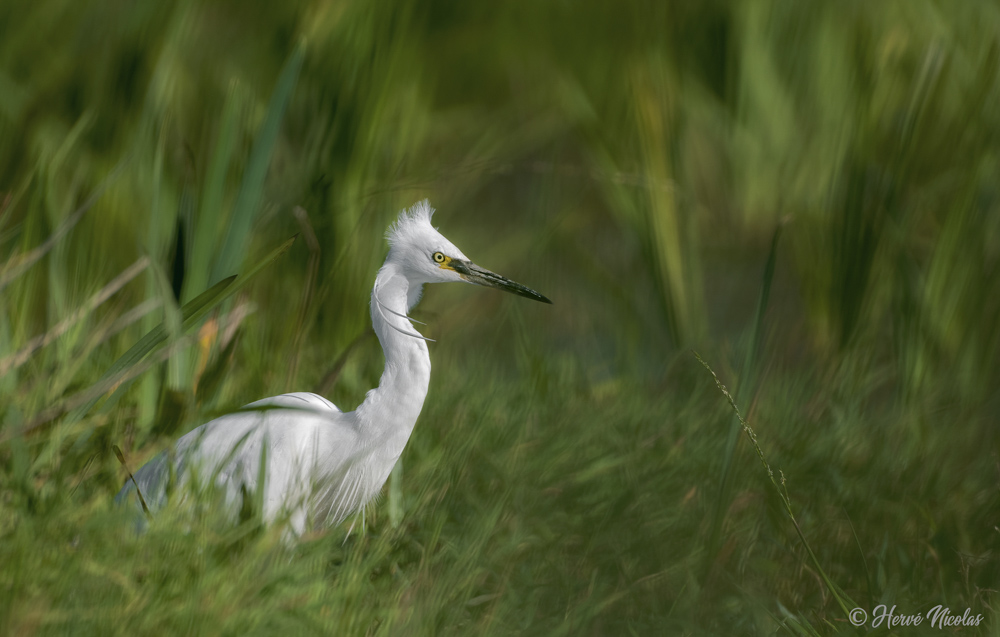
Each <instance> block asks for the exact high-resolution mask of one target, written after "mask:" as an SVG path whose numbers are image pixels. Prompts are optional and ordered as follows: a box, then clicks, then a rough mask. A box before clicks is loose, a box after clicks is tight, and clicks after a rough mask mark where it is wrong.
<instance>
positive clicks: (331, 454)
mask: <svg viewBox="0 0 1000 637" xmlns="http://www.w3.org/2000/svg"><path fill="white" fill-rule="evenodd" d="M433 213H434V210H433V209H432V208H431V207H430V204H429V203H428V202H427V201H426V200H425V201H422V202H420V203H418V204H416V205H414V206H413V207H412V208H410V209H409V210H404V211H403V212H401V213H400V215H399V218H398V220H397V221H396V222H395V223H394V224H393V225H392V226H390V227H389V230H388V232H387V233H386V237H387V239H388V241H389V254H388V256H387V257H386V259H385V263H384V264H383V265H382V267H381V269H379V271H378V274H377V275H376V277H375V285H374V287H373V289H372V298H371V317H372V327H373V328H374V330H375V334H376V335H377V336H378V339H379V342H380V343H381V345H382V351H383V352H384V354H385V370H384V371H383V372H382V378H381V380H380V381H379V385H378V387H376V388H375V389H372V390H371V391H369V392H368V393H367V395H366V396H365V399H364V402H362V403H361V404H360V405H359V406H358V408H357V409H356V410H354V411H352V412H347V413H344V412H342V411H340V410H339V409H338V408H337V407H336V406H335V405H334V404H333V403H331V402H330V401H328V400H326V399H325V398H323V397H321V396H318V395H316V394H311V393H306V392H299V393H293V394H283V395H281V396H275V397H273V398H266V399H264V400H260V401H257V402H255V403H251V404H249V405H247V406H246V407H245V408H243V409H242V410H240V411H238V412H234V413H231V414H227V415H225V416H222V417H220V418H217V419H215V420H213V421H211V422H208V423H206V424H204V425H202V426H200V427H198V428H197V429H195V430H193V431H191V432H189V433H188V434H186V435H184V436H183V437H181V438H180V440H178V441H177V443H176V444H175V445H174V447H173V449H171V450H170V451H168V452H164V453H162V454H160V455H159V456H157V457H156V458H154V459H153V460H151V461H149V462H148V463H146V464H145V465H143V466H142V468H140V469H139V470H138V471H137V472H136V473H135V484H133V482H132V481H131V480H130V481H128V482H126V484H125V487H124V488H122V490H121V491H120V492H119V494H118V496H117V498H116V500H118V501H122V500H125V499H127V498H128V497H129V495H130V494H131V493H132V492H134V491H135V485H136V484H137V485H138V487H139V490H140V492H141V493H142V495H143V496H144V498H145V500H146V501H147V502H148V503H149V505H150V507H151V508H156V507H158V506H162V505H163V503H164V502H165V500H166V495H167V486H168V484H172V485H173V486H174V487H175V488H176V490H177V492H178V493H182V489H184V488H187V487H190V486H191V485H190V483H191V481H192V480H195V481H197V484H199V485H208V484H212V483H214V484H216V485H218V486H219V487H220V488H221V489H222V490H223V491H224V493H225V495H226V503H227V505H228V506H229V508H230V509H231V510H233V511H234V512H235V511H238V510H239V509H240V507H241V506H242V504H243V499H244V498H246V497H248V496H249V494H257V497H259V498H262V502H263V511H262V514H263V517H264V519H265V520H266V521H268V522H272V521H274V520H277V519H283V518H284V517H286V516H287V518H288V521H289V524H290V527H291V529H292V531H293V532H294V533H296V534H297V535H301V534H302V533H303V532H304V531H305V529H306V527H307V526H308V525H309V523H310V522H312V523H317V524H328V525H334V524H337V523H339V522H341V521H342V520H343V519H344V518H346V517H348V516H350V515H351V514H353V513H355V512H358V511H361V512H363V510H364V507H365V505H366V504H367V503H368V502H370V501H371V500H372V499H373V498H374V497H375V496H376V495H377V494H378V493H379V491H380V490H381V489H382V485H383V484H385V481H386V479H387V478H388V477H389V472H390V471H392V467H393V466H394V465H395V464H396V461H397V460H398V459H399V456H400V454H402V452H403V448H404V447H405V446H406V441H407V440H409V438H410V433H411V432H412V431H413V426H414V424H416V422H417V417H418V416H419V415H420V410H421V408H422V407H423V404H424V398H425V397H426V396H427V387H428V383H429V382H430V375H431V360H430V356H429V354H428V351H427V343H426V340H427V339H425V338H424V337H423V336H421V335H420V334H419V333H418V332H417V330H416V328H415V327H414V326H413V324H412V323H411V319H410V318H409V317H408V313H409V311H410V310H411V309H412V308H413V306H415V305H416V304H417V302H418V301H419V300H420V295H421V292H422V289H423V285H424V284H425V283H445V282H449V281H465V282H468V283H475V284H478V285H485V286H489V287H495V288H498V289H501V290H505V291H507V292H512V293H514V294H518V295H520V296H523V297H526V298H529V299H534V300H536V301H542V302H544V303H551V301H549V300H548V299H547V298H545V297H544V296H542V295H541V294H539V293H537V292H535V291H534V290H531V289H529V288H526V287H524V286H523V285H520V284H519V283H515V282H513V281H511V280H509V279H506V278H504V277H502V276H500V275H498V274H495V273H493V272H490V271H489V270H485V269H483V268H480V267H478V266H476V265H475V264H473V263H472V262H471V261H470V260H469V259H468V257H466V256H465V255H464V254H462V251H461V250H459V249H458V248H456V247H455V245H454V244H452V243H451V242H450V241H448V240H447V239H446V238H444V236H442V235H441V234H440V233H439V232H438V231H437V230H436V229H435V228H434V227H433V226H431V215H432V214H433ZM262 478H263V480H264V484H263V485H261V484H259V483H260V480H261V479H262ZM260 488H262V489H263V492H262V493H259V494H258V489H260Z"/></svg>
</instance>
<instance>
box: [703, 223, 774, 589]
mask: <svg viewBox="0 0 1000 637" xmlns="http://www.w3.org/2000/svg"><path fill="white" fill-rule="evenodd" d="M781 228H782V226H781V225H778V227H777V228H775V229H774V234H773V235H771V247H770V248H769V249H768V252H767V263H766V264H765V265H764V275H763V277H762V279H761V285H760V294H759V295H758V296H757V309H756V311H755V312H754V318H753V327H752V329H751V332H750V342H749V343H748V344H747V349H746V354H744V357H743V366H742V367H741V368H740V375H739V378H740V381H739V385H737V386H736V398H737V404H743V405H745V404H748V403H749V402H750V397H751V395H752V393H753V388H754V386H755V381H756V378H757V371H758V370H757V367H758V360H757V352H758V351H760V342H761V339H762V338H763V334H764V315H765V314H766V313H767V302H768V299H769V298H770V295H771V281H772V280H773V279H774V264H775V261H776V260H777V255H778V239H779V237H780V236H781ZM741 428H742V427H741V425H740V419H739V418H738V417H737V415H736V414H733V417H732V419H731V421H730V424H729V435H728V436H727V438H726V451H725V455H724V456H723V463H722V480H721V481H720V482H719V493H718V494H717V495H716V498H715V509H714V512H713V514H712V527H711V528H712V530H711V531H710V532H709V536H708V550H707V551H706V552H705V565H704V574H703V578H707V577H708V575H709V572H710V571H711V567H712V561H713V560H714V559H715V556H716V552H717V551H718V550H719V533H720V530H721V529H722V522H723V521H724V519H725V511H726V508H727V507H728V503H729V490H730V487H731V485H730V482H731V480H732V469H733V459H734V458H735V456H736V443H737V441H739V437H740V430H741Z"/></svg>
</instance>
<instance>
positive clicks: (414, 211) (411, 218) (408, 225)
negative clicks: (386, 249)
mask: <svg viewBox="0 0 1000 637" xmlns="http://www.w3.org/2000/svg"><path fill="white" fill-rule="evenodd" d="M433 216H434V208H431V202H430V200H429V199H424V200H423V201H418V202H417V203H415V204H413V205H412V206H410V207H409V208H406V209H404V210H403V211H402V212H400V213H399V217H398V218H397V219H396V221H395V223H393V224H392V225H391V226H389V229H388V230H386V231H385V238H386V239H387V240H388V241H389V246H390V247H391V246H393V245H396V244H397V243H399V241H400V240H401V239H402V237H405V236H406V235H407V234H410V230H411V229H412V228H413V227H414V226H417V225H421V224H427V225H428V226H429V225H431V217H433Z"/></svg>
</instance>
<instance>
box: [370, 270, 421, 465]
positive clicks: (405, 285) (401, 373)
mask: <svg viewBox="0 0 1000 637" xmlns="http://www.w3.org/2000/svg"><path fill="white" fill-rule="evenodd" d="M421 288H422V286H421V284H419V283H414V282H412V281H411V280H410V279H409V278H408V277H407V276H405V275H404V274H403V272H402V270H401V269H400V267H399V266H397V265H396V264H392V263H386V264H385V265H384V266H382V268H381V269H380V270H379V271H378V275H377V276H376V277H375V287H374V289H373V290H372V300H371V315H372V327H373V328H374V330H375V334H376V335H377V336H378V340H379V343H381V345H382V351H383V352H384V354H385V371H383V372H382V379H381V380H380V381H379V384H378V387H376V388H375V389H372V390H371V391H369V392H368V394H367V395H366V396H365V400H364V402H363V403H361V405H359V406H358V408H357V412H356V417H357V424H358V427H359V429H360V430H361V433H362V435H363V437H364V438H365V439H367V440H369V441H370V444H371V450H372V453H373V455H376V456H377V457H379V458H380V459H381V460H383V461H385V462H386V463H387V464H386V469H385V473H386V476H388V472H389V471H390V470H391V469H392V466H393V464H395V462H396V460H397V459H398V458H399V456H400V454H401V453H403V448H404V447H405V446H406V441H407V440H408V439H409V437H410V433H411V432H412V431H413V425H414V424H416V422H417V417H418V416H419V415H420V409H421V408H422V407H423V405H424V398H426V397H427V386H428V384H429V383H430V378H431V358H430V355H429V354H428V352H427V343H426V342H425V341H424V339H423V337H422V336H420V334H419V333H418V332H417V331H416V328H415V327H414V326H413V324H412V323H411V322H410V321H409V319H407V318H406V314H407V311H408V310H409V309H410V308H411V307H413V306H414V305H416V303H417V301H419V300H420V293H421Z"/></svg>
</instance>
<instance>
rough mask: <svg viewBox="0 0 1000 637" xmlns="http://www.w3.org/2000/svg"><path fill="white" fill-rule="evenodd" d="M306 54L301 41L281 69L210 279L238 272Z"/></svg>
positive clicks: (217, 278)
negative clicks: (268, 169)
mask: <svg viewBox="0 0 1000 637" xmlns="http://www.w3.org/2000/svg"><path fill="white" fill-rule="evenodd" d="M304 57H305V44H304V43H300V44H299V45H298V46H296V47H295V51H294V52H293V53H292V56H291V57H290V58H289V59H288V62H286V63H285V68H284V69H282V71H281V76H280V77H279V78H278V84H277V86H276V87H275V89H274V94H273V95H272V96H271V101H270V103H269V104H268V106H267V116H266V118H265V119H264V125H263V126H262V127H261V129H260V132H259V133H258V134H257V139H256V140H255V141H254V144H253V148H252V149H251V151H250V159H249V163H248V165H247V169H246V172H245V173H244V174H243V182H242V184H241V185H240V191H239V194H238V195H237V196H236V203H235V204H234V206H233V213H232V216H231V217H230V219H229V230H228V232H227V233H226V239H225V242H224V243H223V245H222V248H221V249H220V251H219V257H218V260H217V261H216V262H215V266H214V267H213V268H212V276H211V277H210V279H209V280H210V281H218V280H219V279H222V278H223V277H225V276H228V275H229V274H231V273H233V272H236V271H237V270H238V269H239V267H240V263H241V262H242V260H243V256H244V255H245V254H246V246H247V242H248V241H249V237H250V229H251V228H252V227H253V222H254V219H255V218H256V216H257V212H258V210H259V209H260V197H261V193H262V192H263V190H264V179H265V177H266V176H267V168H268V166H269V165H270V163H271V154H272V152H273V151H274V144H275V141H277V139H278V131H279V130H280V128H281V120H282V118H283V117H284V114H285V109H286V108H287V106H288V100H289V98H290V97H291V95H292V90H293V89H294V88H295V82H296V80H298V77H299V71H300V69H301V68H302V60H303V58H304Z"/></svg>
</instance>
